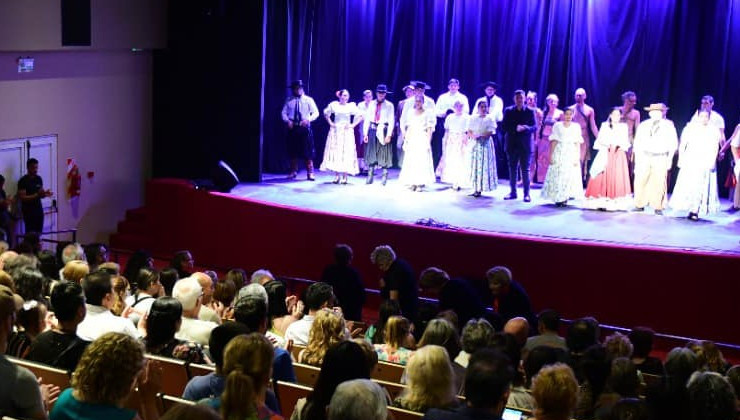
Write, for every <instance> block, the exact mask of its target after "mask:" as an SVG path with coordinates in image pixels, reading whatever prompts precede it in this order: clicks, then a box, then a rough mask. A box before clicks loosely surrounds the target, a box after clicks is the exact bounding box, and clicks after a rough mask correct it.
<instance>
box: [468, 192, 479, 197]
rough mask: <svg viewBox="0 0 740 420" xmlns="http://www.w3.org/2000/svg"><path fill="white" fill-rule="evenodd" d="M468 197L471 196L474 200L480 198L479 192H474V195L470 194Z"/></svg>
mask: <svg viewBox="0 0 740 420" xmlns="http://www.w3.org/2000/svg"><path fill="white" fill-rule="evenodd" d="M470 196H471V197H475V198H478V197H480V196H481V192H480V191H476V192H474V193H472V194H470Z"/></svg>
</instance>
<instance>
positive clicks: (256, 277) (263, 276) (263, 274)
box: [250, 268, 275, 286]
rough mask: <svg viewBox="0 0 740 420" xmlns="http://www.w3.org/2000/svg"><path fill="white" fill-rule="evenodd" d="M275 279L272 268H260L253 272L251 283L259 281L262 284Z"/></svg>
mask: <svg viewBox="0 0 740 420" xmlns="http://www.w3.org/2000/svg"><path fill="white" fill-rule="evenodd" d="M272 280H275V276H273V275H272V273H271V272H270V270H267V269H264V268H260V269H259V270H257V271H255V272H254V273H252V277H250V282H251V283H259V284H261V285H263V286H264V285H265V283H267V282H268V281H272Z"/></svg>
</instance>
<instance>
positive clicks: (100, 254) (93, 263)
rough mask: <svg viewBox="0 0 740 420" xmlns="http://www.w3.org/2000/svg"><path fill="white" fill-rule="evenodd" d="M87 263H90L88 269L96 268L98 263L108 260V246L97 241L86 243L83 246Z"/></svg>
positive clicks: (93, 269)
mask: <svg viewBox="0 0 740 420" xmlns="http://www.w3.org/2000/svg"><path fill="white" fill-rule="evenodd" d="M84 252H85V256H86V257H87V263H88V264H90V271H95V270H97V269H98V267H99V266H100V264H103V263H105V262H108V247H106V246H105V244H101V243H99V242H95V243H91V244H87V245H85V247H84Z"/></svg>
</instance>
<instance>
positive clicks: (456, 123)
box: [445, 114, 468, 133]
mask: <svg viewBox="0 0 740 420" xmlns="http://www.w3.org/2000/svg"><path fill="white" fill-rule="evenodd" d="M467 129H468V115H467V114H461V115H457V114H450V115H448V116H447V118H445V130H449V131H450V132H451V133H464V132H465V131H467Z"/></svg>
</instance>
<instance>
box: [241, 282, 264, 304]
mask: <svg viewBox="0 0 740 420" xmlns="http://www.w3.org/2000/svg"><path fill="white" fill-rule="evenodd" d="M247 296H257V297H259V298H261V299H262V300H264V301H266V302H267V303H268V305H269V303H270V296H269V295H268V294H267V290H265V287H264V286H262V285H261V284H259V283H250V284H248V285H246V286H244V287H242V288H241V289H239V291H238V292H236V300H240V299H241V298H245V297H247Z"/></svg>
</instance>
